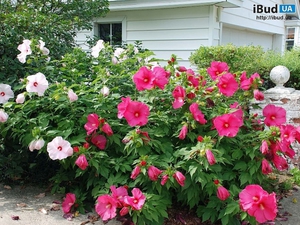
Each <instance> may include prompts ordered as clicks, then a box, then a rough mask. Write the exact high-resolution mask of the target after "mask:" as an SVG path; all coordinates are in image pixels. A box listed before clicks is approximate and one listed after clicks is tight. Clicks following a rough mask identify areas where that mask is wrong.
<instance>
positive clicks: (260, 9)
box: [253, 4, 296, 13]
mask: <svg viewBox="0 0 300 225" xmlns="http://www.w3.org/2000/svg"><path fill="white" fill-rule="evenodd" d="M253 13H296V5H293V4H280V5H277V4H276V5H275V6H273V7H271V6H263V5H256V4H254V5H253Z"/></svg>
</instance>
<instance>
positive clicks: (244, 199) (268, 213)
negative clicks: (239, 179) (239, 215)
mask: <svg viewBox="0 0 300 225" xmlns="http://www.w3.org/2000/svg"><path fill="white" fill-rule="evenodd" d="M239 199H240V206H241V209H242V210H243V211H245V212H247V213H248V214H249V215H250V216H254V217H255V219H256V220H257V222H259V223H264V222H266V221H268V220H274V219H275V218H276V215H277V203H276V195H275V193H271V194H269V193H268V192H266V191H265V190H263V189H262V187H261V186H259V185H256V184H251V185H248V186H246V188H245V189H244V190H242V191H241V192H240V194H239Z"/></svg>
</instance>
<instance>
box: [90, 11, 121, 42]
mask: <svg viewBox="0 0 300 225" xmlns="http://www.w3.org/2000/svg"><path fill="white" fill-rule="evenodd" d="M113 23H121V24H122V43H126V41H127V38H126V33H127V32H126V17H125V16H124V17H113V18H109V17H105V18H98V19H96V20H95V21H94V28H93V31H92V32H93V34H94V35H95V36H99V35H98V34H99V24H113Z"/></svg>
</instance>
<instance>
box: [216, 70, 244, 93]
mask: <svg viewBox="0 0 300 225" xmlns="http://www.w3.org/2000/svg"><path fill="white" fill-rule="evenodd" d="M217 86H218V88H219V91H220V92H221V93H222V94H223V95H225V96H226V97H231V96H232V95H234V93H235V92H236V91H237V90H238V89H239V84H238V82H237V81H236V80H235V78H234V75H233V74H231V73H226V74H224V75H222V76H221V77H220V78H219V81H218V83H217Z"/></svg>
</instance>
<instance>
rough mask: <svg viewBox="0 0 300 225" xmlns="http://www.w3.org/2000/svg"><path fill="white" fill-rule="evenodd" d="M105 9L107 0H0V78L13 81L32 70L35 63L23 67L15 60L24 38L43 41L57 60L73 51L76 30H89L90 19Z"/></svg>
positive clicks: (9, 82) (11, 82)
mask: <svg viewBox="0 0 300 225" xmlns="http://www.w3.org/2000/svg"><path fill="white" fill-rule="evenodd" d="M107 12H108V1H107V0H66V1H58V0H54V1H48V0H39V1H36V0H18V1H11V0H1V1H0V58H1V60H0V80H1V81H5V82H6V83H8V84H14V83H17V82H18V79H20V78H23V77H24V76H25V75H26V74H27V75H28V74H31V73H32V71H30V70H31V67H32V66H34V65H31V66H29V67H28V66H27V63H25V67H24V66H23V65H22V64H21V63H20V62H19V61H18V60H17V59H16V56H17V55H18V54H19V53H20V52H19V50H17V48H16V46H18V44H21V43H22V41H23V40H24V39H32V38H35V39H37V40H39V39H40V40H43V41H44V42H46V43H47V47H48V49H51V57H52V59H59V58H60V57H61V56H63V55H64V54H66V53H68V52H71V51H72V48H73V47H74V46H75V41H74V37H75V36H76V32H77V31H78V30H84V29H87V30H90V29H92V23H91V21H92V19H93V18H94V17H101V16H104V15H105V14H106V13H107ZM36 66H37V65H36Z"/></svg>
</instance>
